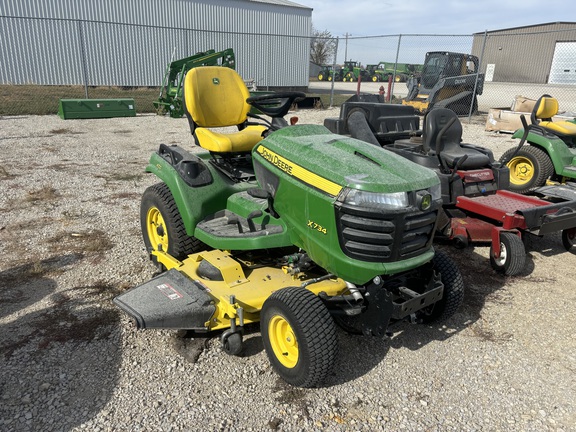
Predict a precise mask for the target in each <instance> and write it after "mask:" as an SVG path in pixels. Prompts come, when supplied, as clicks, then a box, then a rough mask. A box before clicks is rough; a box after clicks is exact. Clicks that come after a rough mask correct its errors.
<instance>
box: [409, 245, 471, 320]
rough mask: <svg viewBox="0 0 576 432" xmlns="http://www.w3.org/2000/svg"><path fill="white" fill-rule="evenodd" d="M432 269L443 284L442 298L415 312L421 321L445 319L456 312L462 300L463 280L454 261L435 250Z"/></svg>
mask: <svg viewBox="0 0 576 432" xmlns="http://www.w3.org/2000/svg"><path fill="white" fill-rule="evenodd" d="M433 263H434V270H435V271H437V272H438V273H440V280H441V281H442V283H443V284H444V293H443V295H442V298H441V299H440V300H438V301H437V302H436V303H434V304H432V305H430V306H429V307H427V308H425V309H422V310H419V311H418V312H416V316H417V317H418V318H419V319H420V320H421V321H422V322H423V323H433V322H440V321H445V320H447V319H448V318H450V317H451V316H452V315H454V314H455V313H456V311H457V310H458V308H460V306H461V305H462V302H463V301H464V280H463V279H462V274H460V269H459V268H458V266H457V265H456V263H455V262H454V261H453V260H452V259H451V258H450V257H449V256H448V255H446V254H445V253H444V252H441V251H438V250H437V251H436V254H435V255H434V259H433Z"/></svg>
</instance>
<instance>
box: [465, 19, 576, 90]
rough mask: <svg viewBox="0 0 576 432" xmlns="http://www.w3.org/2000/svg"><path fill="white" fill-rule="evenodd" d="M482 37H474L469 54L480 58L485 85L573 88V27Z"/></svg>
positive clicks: (543, 27) (575, 52) (553, 26)
mask: <svg viewBox="0 0 576 432" xmlns="http://www.w3.org/2000/svg"><path fill="white" fill-rule="evenodd" d="M484 36H485V33H475V34H474V40H473V44H472V53H473V54H474V55H476V56H478V57H480V56H481V55H482V65H481V68H480V69H481V70H482V71H485V72H486V81H499V82H517V83H536V84H544V83H551V84H552V83H553V84H576V23H574V22H555V23H546V24H537V25H532V26H525V27H515V28H509V29H502V30H493V31H489V32H486V36H487V37H486V38H485V37H484ZM484 42H485V44H484ZM527 64H528V65H530V67H529V68H527V67H526V65H527Z"/></svg>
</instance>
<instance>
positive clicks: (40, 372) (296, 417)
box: [0, 109, 576, 431]
mask: <svg viewBox="0 0 576 432" xmlns="http://www.w3.org/2000/svg"><path fill="white" fill-rule="evenodd" d="M298 115H299V116H300V117H301V122H317V123H321V122H322V119H323V118H324V117H326V116H328V117H334V116H337V115H338V110H336V109H333V110H321V111H301V112H299V113H298ZM463 123H464V140H465V141H467V142H471V143H476V144H481V145H485V146H487V147H489V148H491V149H493V150H494V153H495V154H496V156H499V155H500V154H501V153H502V152H503V151H504V150H506V149H507V148H509V147H511V146H513V145H514V141H513V140H512V139H511V137H510V135H504V134H501V135H500V134H492V133H488V132H484V123H485V116H480V117H478V118H474V119H473V120H472V122H471V123H467V121H466V120H464V122H463ZM162 142H164V143H168V144H171V143H177V144H181V145H183V146H184V147H187V148H191V147H192V138H191V136H190V134H189V129H188V127H187V124H186V120H184V119H179V120H175V119H170V118H163V117H157V116H153V115H139V116H137V117H136V118H126V119H121V118H118V119H107V120H68V121H64V120H61V119H60V118H58V117H57V116H43V117H34V116H28V117H4V118H0V149H1V152H0V162H1V163H0V186H1V194H0V214H1V218H0V249H1V257H2V258H0V305H1V306H0V332H1V333H0V336H1V338H0V394H1V401H0V430H2V431H52V430H54V431H60V430H62V431H70V430H73V431H80V430H89V431H152V430H155V431H156V430H162V431H170V430H172V431H186V430H282V431H284V430H285V431H296V430H331V431H340V430H342V431H344V430H366V431H373V430H394V431H397V430H406V431H576V408H575V404H576V349H575V348H576V343H575V341H574V337H573V330H574V328H576V318H575V314H574V313H573V306H574V304H575V301H576V290H575V288H576V284H575V283H574V268H575V267H576V256H575V255H573V254H570V253H566V252H564V249H563V248H562V245H561V242H560V238H559V236H558V235H552V236H548V237H545V238H543V239H537V240H535V241H531V242H529V247H530V252H529V257H528V263H529V266H528V268H527V270H526V272H525V273H524V274H522V275H520V276H517V277H504V276H500V275H497V274H495V273H494V272H493V271H492V269H491V268H490V265H489V262H488V247H487V246H475V247H469V248H467V249H465V250H464V251H456V250H455V249H452V248H451V247H449V246H446V245H440V246H438V247H439V248H442V249H444V250H446V251H447V252H448V253H449V254H451V255H452V256H453V257H454V259H455V260H456V261H457V262H458V264H459V265H460V268H461V271H462V273H463V276H464V280H465V284H466V290H467V291H466V299H465V303H464V305H463V307H462V308H461V310H460V311H459V312H458V313H457V314H456V315H455V316H454V317H453V318H451V320H450V321H448V322H447V323H444V325H442V326H430V327H428V326H414V325H409V324H401V325H399V326H397V327H396V328H395V329H394V335H393V337H392V338H391V339H390V340H380V339H372V338H363V337H356V336H350V335H347V334H345V333H344V332H342V331H340V330H339V331H338V335H339V340H340V356H339V359H338V361H337V365H336V368H335V370H334V373H333V375H332V376H330V377H329V379H328V381H327V383H326V385H325V386H324V387H321V388H317V389H297V388H291V387H289V386H288V385H286V384H285V383H284V382H283V381H282V380H280V379H279V378H278V377H277V375H276V374H275V373H274V372H273V371H272V369H271V367H270V365H269V362H268V359H267V357H266V355H265V353H264V350H263V346H262V341H261V338H260V334H259V333H258V328H257V327H256V328H253V329H249V332H248V336H247V340H246V347H245V348H246V349H245V353H244V354H243V356H241V357H229V356H227V355H226V354H225V353H224V352H223V351H222V350H221V348H220V344H219V341H218V339H217V338H199V339H186V338H182V337H181V335H179V334H177V333H175V332H169V331H145V332H141V331H136V330H135V328H134V326H133V324H132V322H131V321H130V320H129V319H128V317H126V316H125V315H124V314H121V313H120V312H119V311H118V310H117V309H116V308H115V307H114V306H113V305H112V302H111V299H112V298H113V297H114V296H115V295H117V294H118V293H119V292H122V291H123V290H125V289H127V288H129V287H131V286H134V285H137V284H140V283H143V282H145V281H147V280H148V279H149V278H150V277H151V276H152V275H153V272H154V270H155V269H154V267H153V266H152V265H151V264H150V263H149V261H148V258H147V256H146V253H145V251H144V247H143V243H142V240H141V234H140V227H139V222H138V220H139V216H138V213H139V198H140V195H141V194H142V192H143V191H144V189H145V188H146V187H147V186H149V185H151V184H153V183H155V182H156V180H155V179H154V178H153V177H152V176H149V175H146V174H144V173H143V168H144V166H145V165H146V163H147V160H148V157H149V155H150V153H151V152H153V151H155V150H156V149H157V147H158V145H159V144H160V143H162ZM570 269H572V270H570Z"/></svg>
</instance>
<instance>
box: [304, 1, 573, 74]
mask: <svg viewBox="0 0 576 432" xmlns="http://www.w3.org/2000/svg"><path fill="white" fill-rule="evenodd" d="M293 1H295V2H296V3H299V4H302V5H305V6H308V7H311V8H313V11H312V25H313V26H314V28H315V29H316V30H319V31H324V30H327V31H329V32H330V33H331V34H332V36H334V37H336V36H338V37H339V47H338V53H339V55H338V62H342V61H343V59H344V51H346V53H347V58H348V59H349V60H350V59H352V60H358V61H361V62H362V64H366V63H368V64H369V63H371V62H376V63H377V62H378V61H379V59H380V60H384V61H388V60H387V59H383V58H382V57H386V58H388V57H390V56H392V57H395V54H396V48H397V46H398V37H397V35H415V34H417V35H471V34H473V33H483V32H484V31H485V30H488V31H491V30H500V29H507V28H512V27H523V26H530V25H535V24H544V23H550V22H558V21H564V22H576V2H575V1H573V0H562V1H559V0H547V1H542V0H540V1H535V0H522V1H520V0H512V1H501V0H500V1H497V0H483V1H470V0H468V1H454V0H453V1H450V0H444V1H438V0H401V1H398V0H384V1H382V0H293ZM346 34H348V35H349V38H348V41H347V43H346ZM377 35H385V36H391V35H395V36H396V37H395V38H392V37H384V38H380V39H375V40H371V39H368V40H362V39H355V38H358V37H362V36H377ZM426 39H428V40H430V41H434V43H433V45H434V46H432V47H425V48H424V49H423V50H418V49H417V48H416V45H422V43H423V42H424V41H426ZM402 42H403V43H404V45H405V46H404V48H405V49H404V50H403V51H404V57H405V58H404V59H399V60H398V61H400V62H402V61H404V62H418V61H417V59H418V58H420V57H421V56H422V51H424V52H425V51H432V50H436V49H444V46H445V45H448V46H447V48H446V50H450V51H459V52H465V51H466V50H470V46H471V38H458V37H452V38H447V40H445V41H442V40H440V38H436V37H433V38H423V37H408V36H406V37H405V36H403V37H402ZM406 44H412V45H413V47H412V48H411V50H406ZM346 45H347V47H346ZM436 45H438V48H436ZM440 47H441V48H440ZM392 60H393V59H392Z"/></svg>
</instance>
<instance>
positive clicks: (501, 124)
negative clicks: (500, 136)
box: [485, 108, 531, 133]
mask: <svg viewBox="0 0 576 432" xmlns="http://www.w3.org/2000/svg"><path fill="white" fill-rule="evenodd" d="M522 114H524V117H526V121H527V122H528V124H530V123H531V121H530V112H516V111H510V109H509V108H490V110H488V118H487V119H486V129H485V130H487V131H498V132H508V133H514V132H516V130H517V129H520V128H521V127H522V120H520V116H521V115H522Z"/></svg>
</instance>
